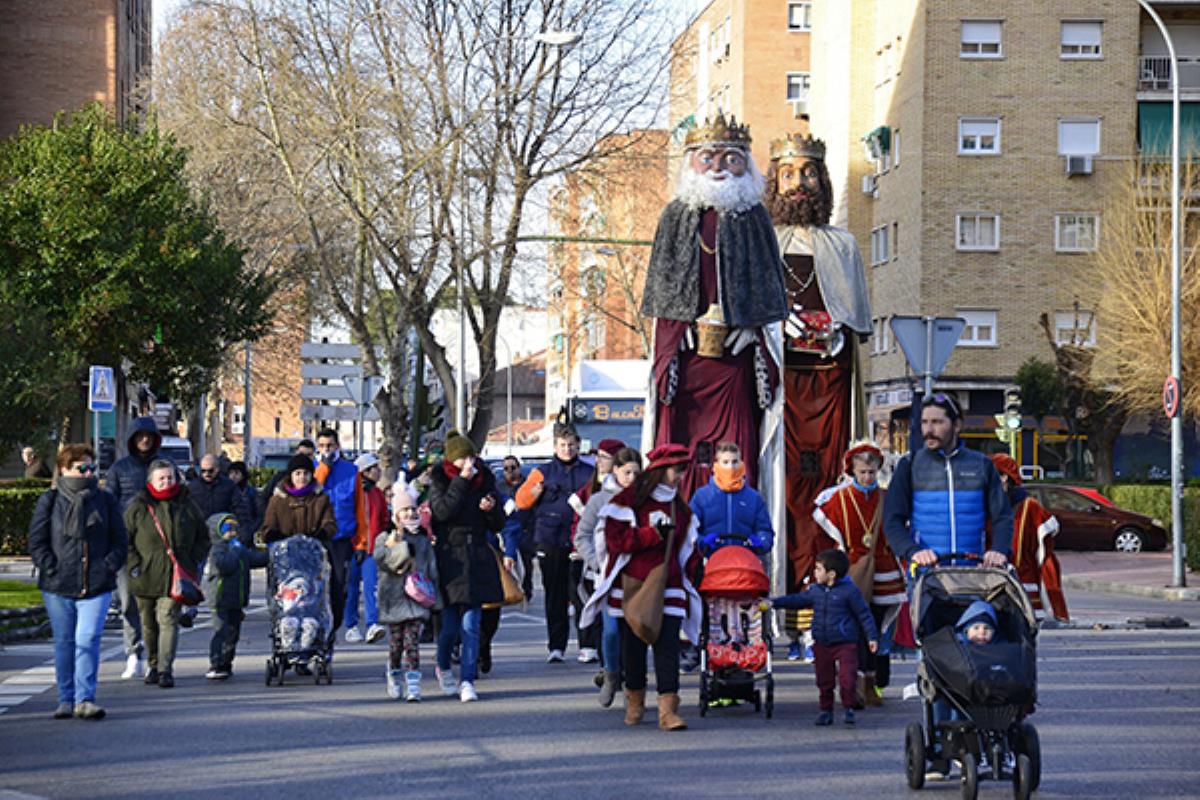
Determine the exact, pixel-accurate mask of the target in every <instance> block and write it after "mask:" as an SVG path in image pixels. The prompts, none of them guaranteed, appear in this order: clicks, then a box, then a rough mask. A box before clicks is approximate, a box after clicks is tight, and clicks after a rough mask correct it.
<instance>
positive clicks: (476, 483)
mask: <svg viewBox="0 0 1200 800" xmlns="http://www.w3.org/2000/svg"><path fill="white" fill-rule="evenodd" d="M442 471H443V472H445V473H446V477H448V478H449V479H450V480H454V479H455V478H457V477H458V476H459V473H460V472H462V470H460V469H459V468H458V467H456V466H454V462H453V461H443V462H442ZM470 485H471V488H472V489H478V488H480V487H481V486H483V471H482V470H481V469H480V468H479V464H478V463H476V464H475V474H474V475H472V476H471V480H470Z"/></svg>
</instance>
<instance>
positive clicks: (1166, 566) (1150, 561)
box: [1057, 550, 1200, 601]
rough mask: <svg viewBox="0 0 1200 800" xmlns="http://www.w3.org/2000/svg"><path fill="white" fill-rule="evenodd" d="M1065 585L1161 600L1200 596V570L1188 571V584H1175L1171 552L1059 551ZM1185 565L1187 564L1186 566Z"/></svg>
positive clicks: (1190, 598)
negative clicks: (1179, 586) (1196, 571)
mask: <svg viewBox="0 0 1200 800" xmlns="http://www.w3.org/2000/svg"><path fill="white" fill-rule="evenodd" d="M1057 555H1058V560H1059V563H1060V564H1062V583H1063V588H1065V589H1085V590H1087V591H1090V592H1106V593H1108V594H1127V595H1134V596H1137V597H1154V598H1157V599H1159V600H1193V601H1195V600H1200V588H1198V586H1200V574H1198V573H1194V572H1192V573H1187V574H1185V576H1184V577H1185V578H1186V579H1187V584H1188V585H1187V588H1183V589H1178V588H1172V586H1171V581H1172V577H1173V574H1174V572H1173V569H1172V562H1171V552H1170V551H1169V550H1167V551H1164V552H1161V553H1107V552H1074V551H1057ZM1185 568H1186V567H1185Z"/></svg>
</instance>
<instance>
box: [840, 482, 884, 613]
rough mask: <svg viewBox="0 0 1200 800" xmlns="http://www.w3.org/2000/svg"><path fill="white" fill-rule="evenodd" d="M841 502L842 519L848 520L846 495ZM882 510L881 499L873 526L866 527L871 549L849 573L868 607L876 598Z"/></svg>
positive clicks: (856, 508) (880, 499) (851, 566)
mask: <svg viewBox="0 0 1200 800" xmlns="http://www.w3.org/2000/svg"><path fill="white" fill-rule="evenodd" d="M877 491H881V490H877ZM841 502H842V518H843V519H846V499H845V496H844V495H843V496H842V498H841ZM854 510H855V511H856V512H857V511H858V507H857V506H855V509H854ZM882 510H883V498H882V497H880V498H879V502H878V503H877V504H876V505H875V516H873V517H871V524H870V525H867V526H866V527H867V533H866V535H867V537H869V538H870V540H871V544H870V545H869V547H870V549H869V550H867V554H866V555H864V556H862V557H860V558H859V559H858V561H855V562H854V563H853V564H851V565H850V569H849V570H848V571H847V574H848V575H849V576H850V580H852V581H854V585H855V586H857V587H858V591H859V592H861V593H862V596H863V600H866V601H867V604H868V605H870V603H871V599H872V598H873V597H874V596H875V543H876V542H877V541H879V531H877V530H876V528H878V527H879V513H880V511H882ZM861 520H862V514H859V521H861Z"/></svg>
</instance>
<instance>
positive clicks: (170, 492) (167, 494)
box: [146, 483, 183, 500]
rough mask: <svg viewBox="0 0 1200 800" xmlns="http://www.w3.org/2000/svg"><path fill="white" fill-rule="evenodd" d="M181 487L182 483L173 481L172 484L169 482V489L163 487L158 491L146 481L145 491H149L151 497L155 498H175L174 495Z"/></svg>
mask: <svg viewBox="0 0 1200 800" xmlns="http://www.w3.org/2000/svg"><path fill="white" fill-rule="evenodd" d="M182 488H183V484H182V483H173V484H171V487H170V488H169V489H163V490H162V491H161V492H160V491H159V490H158V489H155V488H154V487H153V486H151V485H150V484H148V483H147V484H146V491H147V492H149V493H150V496H151V497H153V498H154V499H155V500H173V499H174V498H175V496H176V495H178V494H179V490H180V489H182Z"/></svg>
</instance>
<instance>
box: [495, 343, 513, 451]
mask: <svg viewBox="0 0 1200 800" xmlns="http://www.w3.org/2000/svg"><path fill="white" fill-rule="evenodd" d="M496 341H497V342H499V343H500V344H502V345H504V354H505V356H507V359H508V368H507V369H506V370H505V374H506V376H507V378H508V388H507V391H506V393H505V400H506V409H505V419H504V436H505V441H506V443H507V445H508V453H509V454H510V455H511V454H512V448H513V430H512V426H513V415H512V373H513V357H512V348H511V347H509V346H508V342H506V341H505V340H504V337H503V336H501V335H500V334H498V333H497V334H496Z"/></svg>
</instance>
